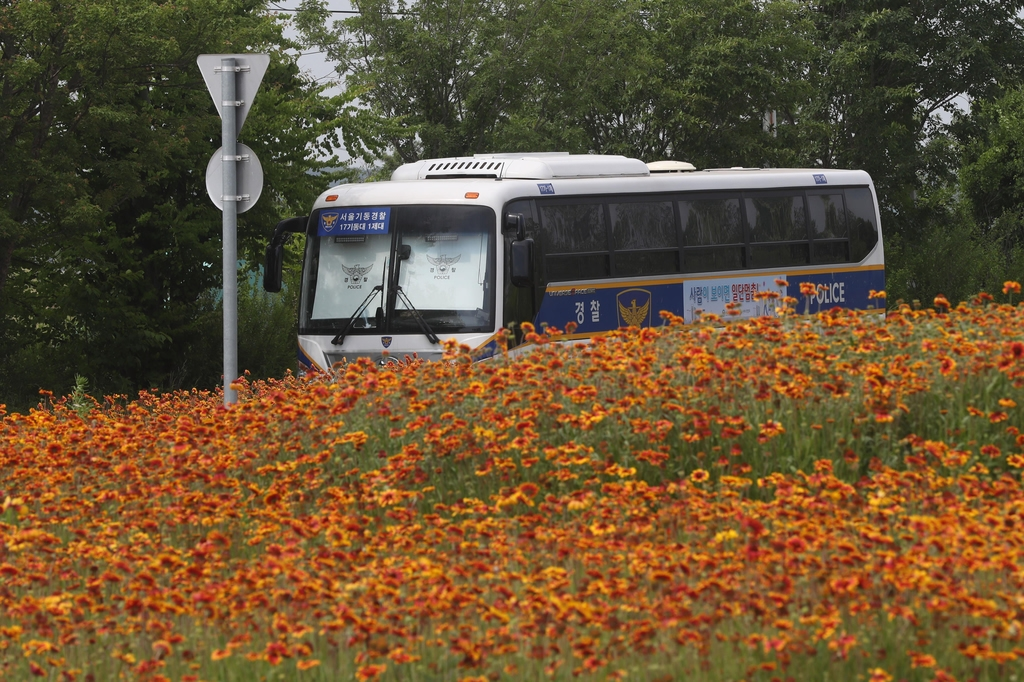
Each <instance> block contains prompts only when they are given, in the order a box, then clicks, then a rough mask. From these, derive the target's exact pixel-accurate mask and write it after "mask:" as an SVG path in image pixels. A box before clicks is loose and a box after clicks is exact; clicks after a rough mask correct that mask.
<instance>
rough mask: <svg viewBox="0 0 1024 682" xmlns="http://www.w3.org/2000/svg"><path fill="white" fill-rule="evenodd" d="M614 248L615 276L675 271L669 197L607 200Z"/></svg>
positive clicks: (676, 251)
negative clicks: (659, 199) (618, 201)
mask: <svg viewBox="0 0 1024 682" xmlns="http://www.w3.org/2000/svg"><path fill="white" fill-rule="evenodd" d="M608 211H609V214H610V216H611V224H612V241H613V246H614V249H615V254H614V258H615V276H616V277H628V276H630V275H663V274H668V273H673V272H678V271H679V243H678V237H677V233H676V221H675V216H674V215H673V211H672V202H671V201H657V200H655V199H649V200H647V201H630V202H625V201H624V202H621V203H611V204H608Z"/></svg>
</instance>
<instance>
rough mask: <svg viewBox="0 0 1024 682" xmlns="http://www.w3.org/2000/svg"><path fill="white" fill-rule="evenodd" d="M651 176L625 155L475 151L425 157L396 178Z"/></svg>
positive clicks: (641, 164) (394, 175) (402, 169)
mask: <svg viewBox="0 0 1024 682" xmlns="http://www.w3.org/2000/svg"><path fill="white" fill-rule="evenodd" d="M645 175H650V171H649V170H648V169H647V164H645V163H644V162H643V161H640V160H639V159H630V158H627V157H625V156H599V155H596V154H566V153H560V152H542V153H539V154H475V155H473V156H471V157H470V156H458V157H453V158H450V159H424V160H422V161H416V162H414V163H407V164H405V165H403V166H400V167H399V168H398V169H397V170H395V172H394V173H392V174H391V179H392V180H393V181H403V180H430V179H442V178H444V179H447V178H494V179H498V178H501V179H503V180H504V179H509V180H512V179H516V180H552V179H554V178H600V177H609V176H612V177H637V176H645Z"/></svg>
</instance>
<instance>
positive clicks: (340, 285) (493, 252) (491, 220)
mask: <svg viewBox="0 0 1024 682" xmlns="http://www.w3.org/2000/svg"><path fill="white" fill-rule="evenodd" d="M686 166H687V165H686V164H669V165H667V167H669V168H686ZM652 167H653V168H654V169H657V168H658V167H657V166H653V165H652ZM663 167H665V166H663ZM877 205H878V202H877V198H876V196H875V190H874V185H873V184H872V182H871V178H870V177H869V176H868V174H867V173H865V172H863V171H856V170H825V169H716V170H698V171H682V172H651V169H649V168H648V166H647V165H646V164H644V163H643V162H641V161H639V160H636V159H629V158H626V157H621V156H589V155H568V154H489V155H477V156H474V157H467V158H453V159H432V160H425V161H419V162H417V163H413V164H407V165H405V166H402V167H400V168H399V169H397V170H396V171H395V172H394V173H393V174H392V178H391V181H390V182H375V183H365V184H349V185H339V186H336V187H333V188H331V189H329V190H327V191H326V192H324V193H323V194H322V195H320V197H319V198H318V199H317V201H316V203H315V204H314V206H313V208H312V212H311V213H310V215H309V216H303V217H302V218H295V219H291V220H290V221H283V222H282V223H281V225H279V226H278V229H277V230H276V231H275V236H274V239H273V240H272V242H271V245H270V247H268V260H267V275H268V279H267V280H266V281H265V284H267V282H269V283H270V284H267V288H268V290H271V291H273V290H275V288H274V287H275V282H274V280H275V277H276V287H277V288H279V287H280V249H281V244H282V243H283V238H284V237H285V236H286V233H287V232H288V231H301V232H304V234H305V237H306V249H305V257H304V262H303V274H302V292H301V303H300V313H299V338H298V345H299V358H300V360H301V361H302V363H303V364H304V365H306V366H307V367H309V368H314V369H318V370H326V369H328V368H330V367H331V366H332V365H334V364H335V363H337V362H340V361H344V360H353V359H355V358H357V357H369V358H373V359H374V360H377V361H381V360H383V359H384V358H387V357H390V358H394V359H402V358H403V357H404V356H407V355H408V356H413V355H415V356H418V357H421V358H425V359H437V358H439V357H440V356H441V354H442V346H441V344H440V343H439V342H438V341H443V340H445V339H455V340H456V341H457V342H458V343H460V344H466V345H468V346H469V347H471V348H473V349H475V350H476V351H478V353H479V355H480V356H481V357H486V356H488V355H490V354H493V353H494V352H495V348H496V339H497V338H498V337H499V335H500V334H503V333H504V332H503V330H505V329H508V330H511V331H512V332H513V333H516V332H518V327H519V325H520V324H521V323H523V322H527V321H528V322H532V323H534V325H536V326H537V327H538V328H540V327H542V326H543V325H545V324H547V325H552V326H555V327H557V328H559V329H565V328H566V326H567V324H568V323H572V325H574V329H573V332H572V334H571V337H572V338H586V337H590V336H593V335H595V334H600V333H602V332H607V331H609V330H611V329H616V328H618V327H621V326H657V325H659V324H662V320H661V318H660V316H659V315H658V313H659V311H661V310H667V311H670V312H672V313H674V314H676V315H679V316H682V317H684V318H685V319H686V320H687V321H690V320H692V319H693V318H694V316H695V315H697V314H699V313H700V312H701V311H702V312H704V313H708V312H713V313H717V314H723V313H724V311H725V306H726V304H729V303H731V304H733V306H732V307H734V308H738V309H739V310H740V311H741V314H742V315H743V316H745V317H749V316H753V315H764V314H768V315H772V314H774V307H775V305H776V303H773V302H771V301H766V300H764V299H763V298H762V297H758V296H755V295H754V294H757V293H758V292H762V291H766V290H769V291H775V292H777V293H779V294H780V295H781V296H786V295H789V296H793V297H795V298H798V299H799V298H801V295H800V293H799V292H800V288H799V285H800V283H801V282H811V283H813V284H815V286H816V287H817V289H818V294H817V295H816V297H815V299H814V301H813V303H814V305H813V308H812V310H818V309H828V308H831V307H833V306H840V307H846V308H859V309H868V308H875V307H877V304H876V301H874V300H873V299H870V298H869V293H870V292H871V291H872V290H876V291H881V290H883V289H884V288H885V273H884V256H883V247H882V235H881V229H880V221H879V215H878V209H877ZM520 216H521V217H520ZM517 227H518V230H517ZM517 231H518V234H517ZM527 243H529V248H528V249H527V248H523V247H524V246H526V245H527ZM524 259H529V262H528V263H527V262H525V261H524ZM511 262H515V263H516V265H515V267H517V268H519V271H518V273H513V272H512V269H513V267H512V266H510V263H511ZM524 268H526V269H525V270H524ZM513 274H516V275H517V276H516V277H513ZM776 280H785V281H788V287H787V286H783V285H780V284H778V283H777V282H776ZM513 281H516V282H517V283H518V284H519V285H520V286H516V285H515V284H513ZM515 338H517V339H518V338H521V336H520V335H518V334H517V335H516V336H515Z"/></svg>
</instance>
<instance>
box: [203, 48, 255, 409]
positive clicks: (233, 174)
mask: <svg viewBox="0 0 1024 682" xmlns="http://www.w3.org/2000/svg"><path fill="white" fill-rule="evenodd" d="M196 62H197V63H198V64H199V71H200V72H201V73H202V74H203V80H204V81H206V88H207V90H209V91H210V96H211V97H213V104H214V106H215V107H216V108H217V112H218V113H219V114H220V133H221V137H222V138H223V140H224V144H223V145H221V148H220V149H218V150H217V151H216V152H214V154H213V157H211V158H210V163H209V164H207V166H206V191H207V193H208V194H209V195H210V199H211V200H212V201H213V203H214V205H215V206H216V207H217V208H219V209H220V210H221V212H222V216H223V220H224V226H223V230H222V232H223V242H224V256H223V258H224V263H223V269H222V272H223V279H224V297H223V300H222V303H223V305H224V407H228V406H230V405H232V404H234V403H237V402H238V394H237V393H236V392H235V391H234V390H233V389H232V388H231V383H232V382H233V381H234V380H235V379H237V378H238V214H239V213H245V212H246V211H248V210H249V209H250V208H252V206H253V204H255V203H256V200H257V199H259V198H260V192H262V191H263V167H262V166H261V165H260V162H259V159H257V158H256V154H254V153H253V151H252V150H251V149H249V148H248V147H246V146H245V145H244V144H240V143H239V142H238V132H239V131H240V130H241V128H242V125H243V124H244V123H245V117H246V115H247V114H248V113H249V109H250V107H252V100H253V97H255V96H256V90H257V89H259V87H260V81H262V80H263V76H264V74H266V73H267V67H268V66H269V65H270V55H266V54H201V55H199V57H198V59H197V60H196ZM218 74H219V75H220V79H219V82H218V78H217V76H218ZM218 95H219V97H218ZM239 152H241V153H239ZM240 161H244V163H242V164H239V162H240Z"/></svg>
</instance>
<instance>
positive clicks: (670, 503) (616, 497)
mask: <svg viewBox="0 0 1024 682" xmlns="http://www.w3.org/2000/svg"><path fill="white" fill-rule="evenodd" d="M1012 284H1013V283H1008V289H1007V293H1008V295H1009V296H1010V297H1011V298H1010V299H1009V300H1010V302H1009V303H1005V302H1004V303H999V302H996V301H992V300H991V299H990V297H981V298H979V299H978V300H977V301H975V302H974V303H973V304H971V305H965V304H961V305H960V306H958V307H952V306H950V305H949V304H948V303H947V302H946V301H945V300H944V299H941V298H940V299H937V300H936V307H935V308H933V309H925V310H918V309H912V308H911V307H909V306H905V305H904V306H900V307H899V309H897V310H891V311H890V312H889V314H888V315H887V316H886V317H884V318H883V317H882V316H881V315H878V314H870V313H863V314H861V313H850V312H844V311H840V310H838V309H836V310H833V311H829V312H823V313H820V314H818V315H814V316H796V315H787V314H783V315H782V316H781V317H780V318H760V319H752V320H742V321H732V322H728V323H726V322H725V321H722V320H719V319H717V318H713V317H712V318H708V319H704V320H703V321H702V322H701V323H699V324H694V325H683V324H682V321H681V320H679V319H676V318H672V317H671V316H669V317H667V318H666V319H665V320H664V322H665V326H663V327H660V328H658V329H643V330H637V329H630V330H622V331H620V332H618V333H615V334H612V335H610V336H608V337H604V338H601V339H598V340H596V341H595V342H594V343H592V344H589V345H578V346H568V345H563V344H557V343H552V342H551V341H550V340H551V338H553V337H556V336H557V334H558V330H547V331H546V332H545V333H544V334H533V335H532V337H531V338H532V340H533V341H534V342H535V343H536V350H535V351H534V352H532V353H529V354H527V355H523V356H520V357H518V358H515V359H511V358H508V357H503V356H502V357H498V358H495V359H492V360H489V361H486V362H480V363H474V362H471V358H470V357H469V355H468V352H467V350H466V349H464V348H457V347H454V346H450V347H449V349H448V358H449V361H448V362H439V363H433V364H426V363H422V362H419V361H407V362H404V363H401V364H397V365H393V366H389V367H387V368H380V367H377V366H375V365H373V364H372V363H369V362H366V361H360V362H356V363H352V364H349V365H347V366H343V367H340V368H339V369H338V372H337V374H336V375H335V376H334V377H332V378H330V379H327V378H324V377H319V378H316V377H314V378H307V379H297V378H289V379H286V380H284V381H271V382H262V381H242V382H240V383H239V386H238V389H239V394H240V402H239V404H237V405H235V406H234V407H232V408H231V409H225V408H224V407H223V405H222V397H221V396H220V395H219V394H218V393H202V392H179V393H172V394H163V395H157V394H153V393H143V394H141V395H139V396H138V397H137V398H136V399H132V400H128V399H126V398H124V397H118V396H112V397H109V398H105V399H103V400H100V401H97V400H92V399H90V398H88V397H87V396H81V395H79V396H68V397H63V398H56V397H53V396H44V401H43V402H42V403H41V405H40V407H39V408H38V409H36V410H33V411H31V412H30V413H28V414H6V413H4V412H3V411H2V409H0V416H2V422H0V501H2V510H0V678H2V679H12V680H30V679H37V678H38V679H50V680H92V681H95V682H98V681H104V680H113V679H119V678H123V679H149V680H158V679H173V680H200V679H202V680H255V679H268V680H271V679H280V680H307V679H308V680H340V679H357V680H370V679H378V680H479V681H481V682H482V681H483V680H488V681H497V680H532V679H557V680H570V679H580V680H606V679H612V680H619V679H626V680H661V681H667V680H766V681H767V680H773V679H780V680H785V679H793V680H801V681H802V680H826V679H828V680H865V681H869V682H883V681H885V680H953V679H955V680H961V681H963V680H979V681H980V680H1011V679H1020V678H1021V673H1019V672H1018V671H1020V670H1024V589H1022V588H1024V558H1022V553H1024V488H1022V484H1021V470H1022V468H1024V433H1021V431H1020V429H1022V428H1024V306H1020V305H1013V301H1012V295H1013V293H1014V292H1015V291H1016V292H1017V293H1019V289H1016V290H1015V289H1014V288H1013V287H1012V286H1010V285H1012ZM1015 675H1016V678H1015V677H1014V676H1015Z"/></svg>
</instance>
